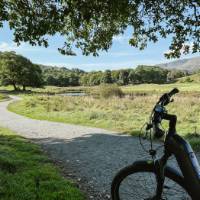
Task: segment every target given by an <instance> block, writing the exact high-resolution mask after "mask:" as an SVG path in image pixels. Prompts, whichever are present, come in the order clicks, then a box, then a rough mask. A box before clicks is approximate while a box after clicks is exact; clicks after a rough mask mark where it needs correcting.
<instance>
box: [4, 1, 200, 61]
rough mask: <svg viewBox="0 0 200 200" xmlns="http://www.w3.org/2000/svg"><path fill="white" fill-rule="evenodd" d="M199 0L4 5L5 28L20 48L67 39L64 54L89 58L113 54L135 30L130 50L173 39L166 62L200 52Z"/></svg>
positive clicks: (16, 2)
mask: <svg viewBox="0 0 200 200" xmlns="http://www.w3.org/2000/svg"><path fill="white" fill-rule="evenodd" d="M199 7H200V1H199V0H157V1H154V0H140V1H136V0H120V1H119V0H98V1H97V0H84V1H80V0H40V1H38V0H32V1H22V0H1V1H0V26H3V22H4V21H7V22H9V26H10V28H11V29H12V30H13V31H14V41H15V42H16V43H17V44H20V43H21V42H29V43H30V44H31V45H43V46H45V47H47V46H48V38H47V37H46V35H55V34H56V33H60V34H61V35H62V36H64V38H65V39H66V40H65V42H64V45H63V47H61V48H59V51H60V52H61V53H62V54H67V55H75V52H74V51H73V47H74V46H75V47H77V48H79V49H81V50H82V52H83V54H84V55H88V54H93V55H94V56H96V55H98V51H99V50H108V49H109V48H110V47H111V45H112V39H113V36H116V35H119V34H123V33H124V31H125V30H126V29H127V27H131V28H132V30H133V33H132V37H131V38H130V40H129V43H130V45H132V46H134V47H136V48H139V49H141V50H142V49H144V48H145V47H146V46H147V44H148V42H151V41H152V42H157V41H158V39H159V38H160V37H162V38H167V37H168V36H171V38H172V39H171V45H170V47H169V50H170V51H169V53H167V54H165V55H166V57H167V58H172V57H177V58H178V57H180V55H181V53H182V52H183V53H185V54H187V53H189V51H190V49H191V50H192V53H196V52H200V36H199V35H200V28H199V27H200V24H199V23H200V22H199V18H200V9H199Z"/></svg>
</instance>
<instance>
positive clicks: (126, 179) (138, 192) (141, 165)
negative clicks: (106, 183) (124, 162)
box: [111, 161, 192, 200]
mask: <svg viewBox="0 0 200 200" xmlns="http://www.w3.org/2000/svg"><path fill="white" fill-rule="evenodd" d="M156 189H157V180H156V175H155V173H154V165H153V163H150V162H148V161H139V162H135V163H134V164H132V165H130V166H128V167H125V168H124V169H122V170H121V171H120V172H119V173H118V174H117V175H116V176H115V178H114V180H113V182H112V187H111V195H112V200H151V199H152V200H153V199H155V198H153V197H155V196H156ZM162 199H164V200H192V198H191V197H190V196H189V194H188V193H187V191H186V190H185V189H184V182H183V180H182V179H181V178H178V177H177V176H174V174H173V173H170V172H167V173H165V182H164V188H163V196H162Z"/></svg>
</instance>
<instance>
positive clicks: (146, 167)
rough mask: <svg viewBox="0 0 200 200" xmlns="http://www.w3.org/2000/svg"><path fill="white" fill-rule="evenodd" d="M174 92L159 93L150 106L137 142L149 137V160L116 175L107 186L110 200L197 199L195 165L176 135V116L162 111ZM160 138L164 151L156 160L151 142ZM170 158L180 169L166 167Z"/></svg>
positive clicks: (199, 175)
mask: <svg viewBox="0 0 200 200" xmlns="http://www.w3.org/2000/svg"><path fill="white" fill-rule="evenodd" d="M178 92H179V90H178V89H177V88H174V89H173V90H172V91H170V92H169V93H165V94H163V95H162V96H161V97H160V99H159V101H158V102H157V103H156V105H155V106H154V108H153V111H152V113H151V115H150V120H149V123H146V124H145V126H144V135H142V136H140V141H142V140H143V139H145V138H149V141H150V149H149V150H148V153H149V154H150V156H151V158H152V159H150V160H141V161H136V162H134V163H133V164H131V165H130V166H127V167H125V168H123V169H121V170H120V171H119V172H118V173H117V175H116V176H115V177H114V179H113V181H112V186H111V196H112V200H179V199H180V200H184V199H185V200H191V199H192V200H200V167H199V163H198V161H197V158H196V156H195V153H194V152H193V150H192V147H191V146H190V144H189V143H188V142H187V141H185V140H184V139H183V138H182V137H181V136H179V135H178V134H177V133H176V121H177V117H176V115H171V114H168V113H167V110H166V108H165V106H166V105H168V104H169V103H171V102H173V99H172V96H173V95H175V94H176V93H178ZM163 119H165V120H168V121H169V129H168V132H167V133H166V134H165V131H163V129H162V128H161V127H160V125H161V121H162V120H163ZM163 135H165V140H164V146H163V148H164V152H163V155H162V156H161V157H160V158H158V159H157V158H156V154H157V149H155V148H153V145H152V140H153V137H155V138H161V137H162V136H163ZM141 144H142V143H141ZM143 148H144V147H143ZM173 155H174V156H175V158H176V160H177V163H178V166H179V168H180V170H177V169H175V168H172V167H169V166H168V165H167V162H168V160H169V159H170V157H171V156H173ZM179 171H180V172H179Z"/></svg>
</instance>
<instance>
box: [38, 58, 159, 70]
mask: <svg viewBox="0 0 200 200" xmlns="http://www.w3.org/2000/svg"><path fill="white" fill-rule="evenodd" d="M161 62H163V60H150V59H149V60H134V61H133V60H132V61H125V62H99V63H82V64H74V63H67V62H66V63H64V62H63V63H59V62H43V63H40V64H44V65H50V66H57V67H67V68H80V69H83V70H85V71H91V70H95V71H98V70H106V69H110V70H114V69H123V68H124V69H125V68H135V67H136V66H137V65H142V64H144V65H155V64H158V63H161Z"/></svg>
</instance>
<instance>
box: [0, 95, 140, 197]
mask: <svg viewBox="0 0 200 200" xmlns="http://www.w3.org/2000/svg"><path fill="white" fill-rule="evenodd" d="M12 98H13V100H18V98H17V97H14V96H12ZM13 100H11V101H13ZM11 101H6V102H1V103H0V126H3V127H7V128H9V129H11V130H13V131H15V132H17V133H18V134H20V135H22V136H24V137H26V138H29V139H32V140H34V141H35V142H37V143H40V144H41V145H42V146H43V148H44V149H45V151H47V152H48V154H49V155H50V157H51V158H53V159H54V160H56V161H57V162H58V163H60V164H61V166H63V167H64V168H66V169H67V173H68V176H71V177H72V178H73V179H76V180H77V181H80V183H81V184H80V185H85V186H86V189H87V190H88V191H89V195H90V196H89V197H88V198H89V199H95V200H104V199H109V196H110V185H111V181H112V179H113V177H114V175H115V174H116V172H117V171H118V170H119V169H120V168H122V167H124V166H126V165H128V164H131V163H132V162H134V161H135V160H136V159H141V157H142V156H143V154H144V153H143V151H142V149H141V147H140V145H139V141H138V139H137V138H135V137H130V136H124V135H119V134H118V135H117V134H115V133H114V132H110V131H106V130H103V129H98V128H89V127H84V126H77V125H69V124H62V123H56V122H48V121H40V120H33V119H29V118H26V117H23V116H20V115H17V114H15V113H12V112H9V111H8V110H7V109H6V108H7V105H8V104H9V103H10V102H11Z"/></svg>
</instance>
